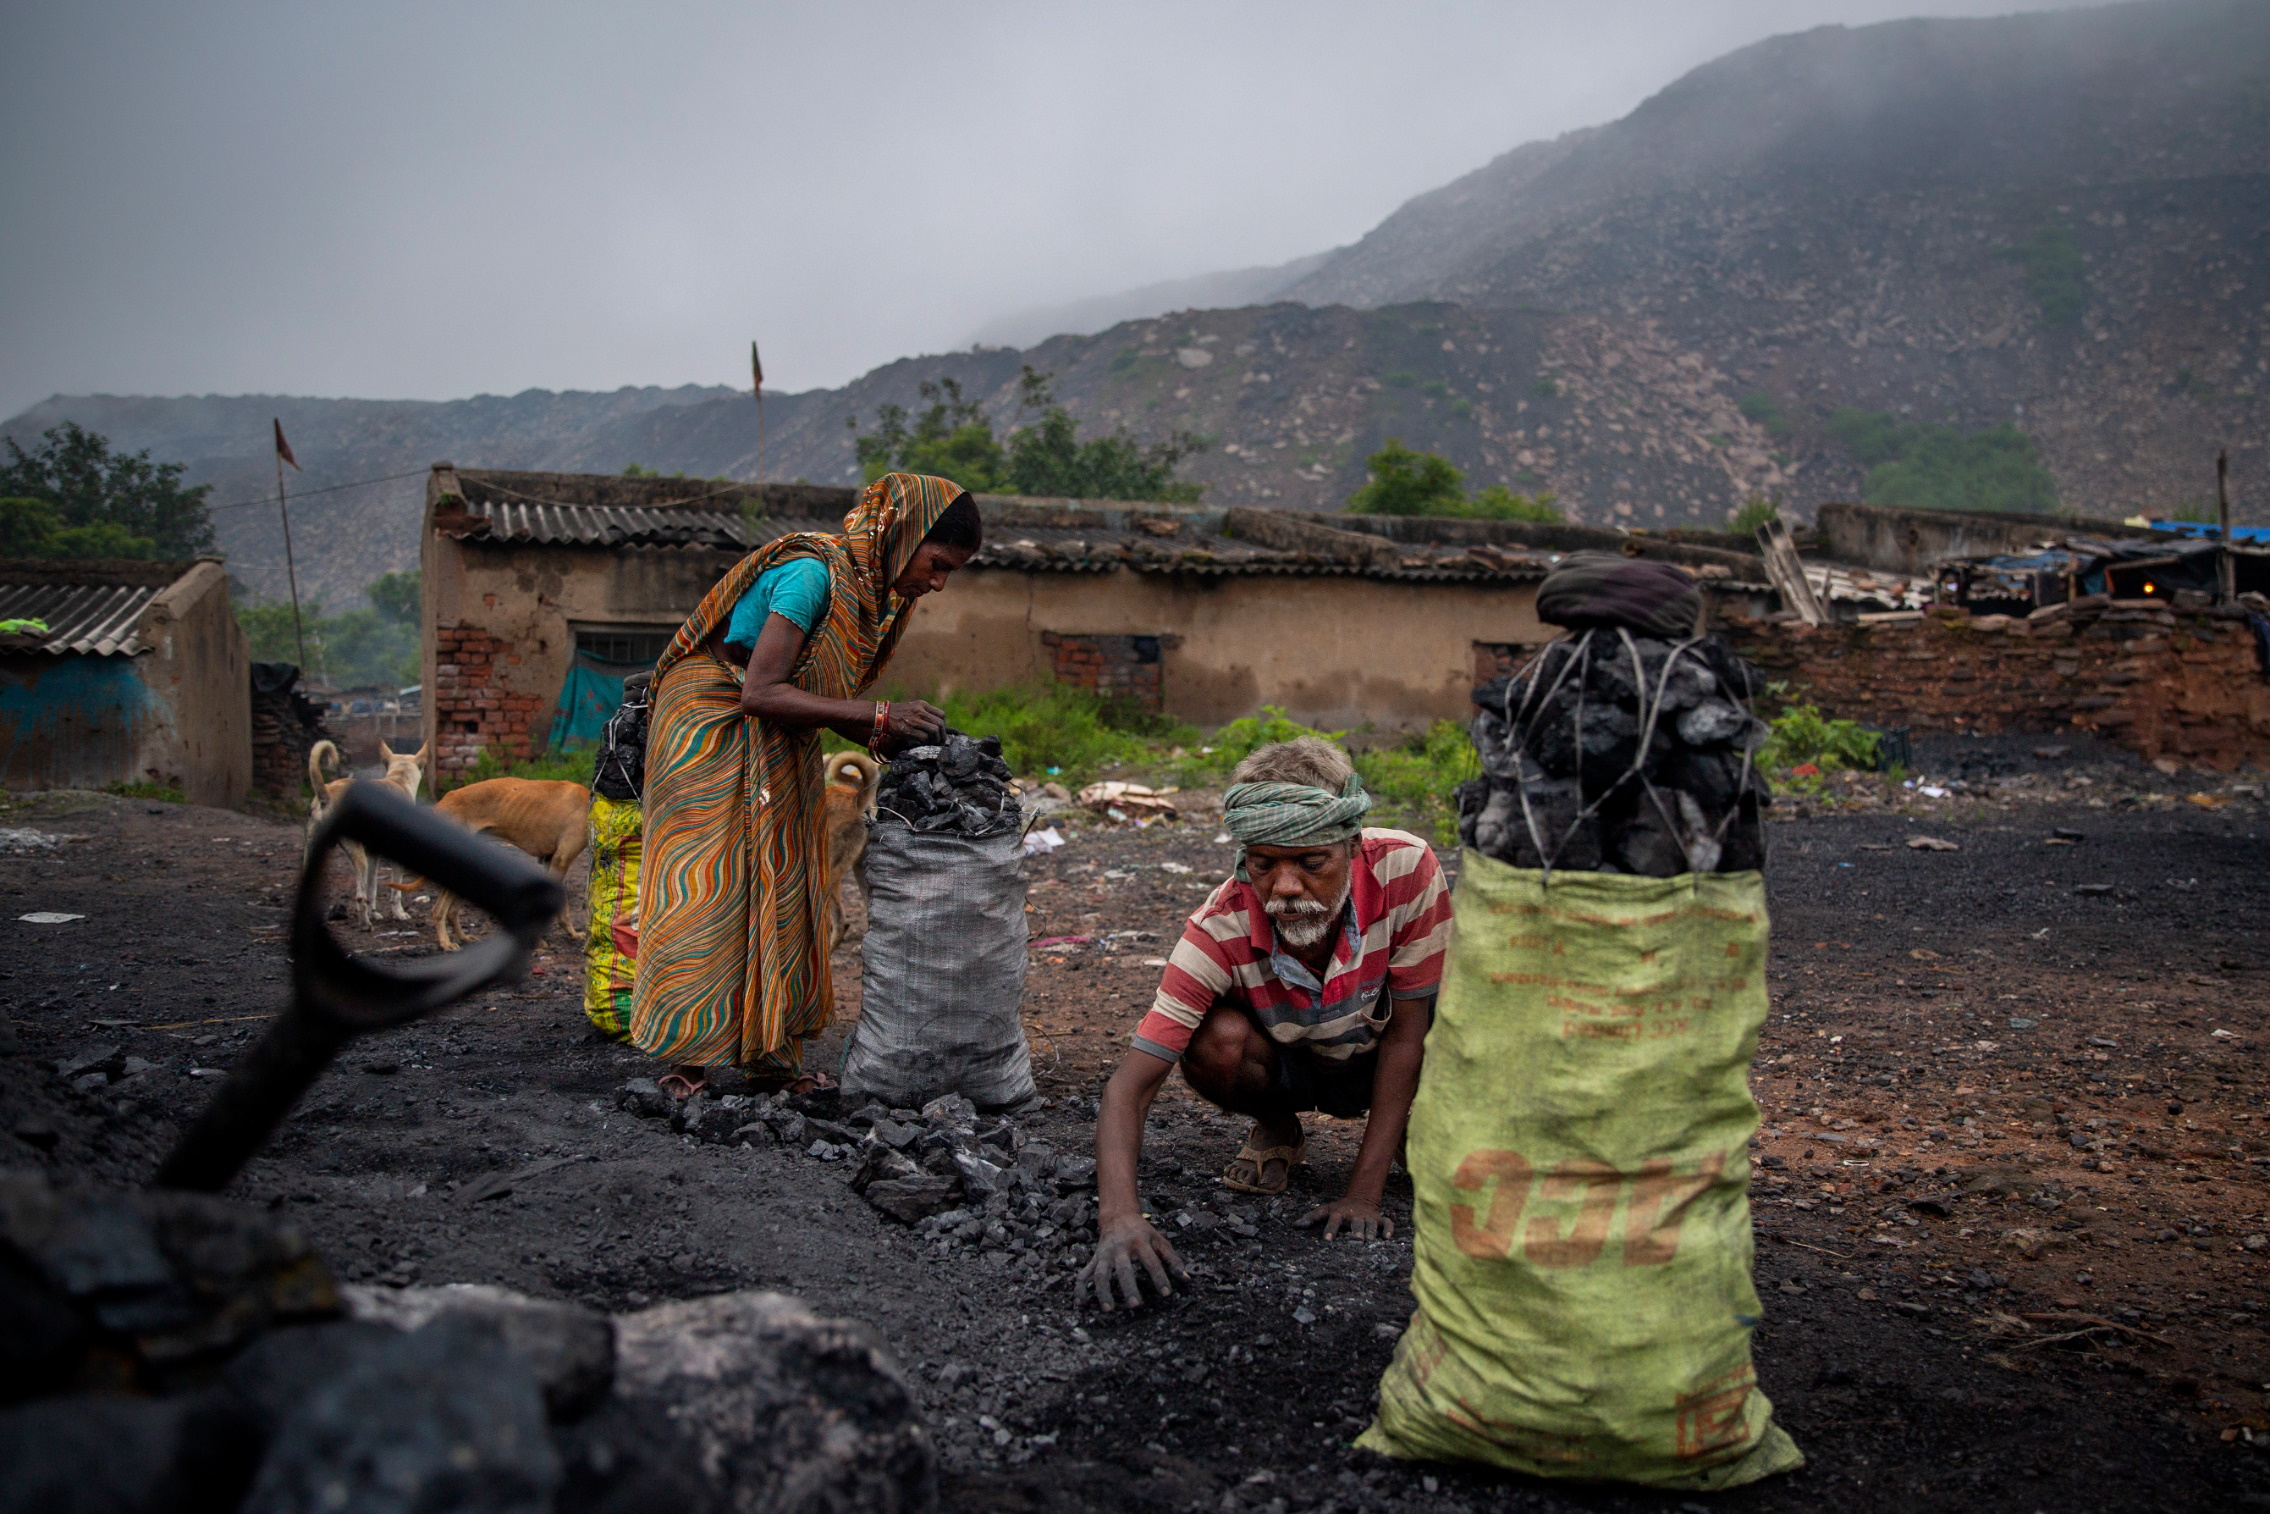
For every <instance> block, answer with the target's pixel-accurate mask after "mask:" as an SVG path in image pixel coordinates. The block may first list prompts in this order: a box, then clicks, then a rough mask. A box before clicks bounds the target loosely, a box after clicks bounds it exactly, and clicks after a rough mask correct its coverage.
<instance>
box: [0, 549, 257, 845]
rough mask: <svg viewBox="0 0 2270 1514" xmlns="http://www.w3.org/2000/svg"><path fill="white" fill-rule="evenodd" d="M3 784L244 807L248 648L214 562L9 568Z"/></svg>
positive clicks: (5, 576)
mask: <svg viewBox="0 0 2270 1514" xmlns="http://www.w3.org/2000/svg"><path fill="white" fill-rule="evenodd" d="M18 619H22V620H37V621H40V622H42V623H43V624H44V625H45V626H46V627H47V629H46V630H45V631H30V632H22V633H17V634H11V635H7V636H0V784H5V785H6V786H7V787H9V788H26V789H48V788H105V787H108V786H110V785H112V784H125V783H149V784H157V785H160V786H162V787H165V788H170V789H179V790H180V791H181V792H182V793H183V795H184V796H186V797H187V798H188V800H189V802H190V803H192V804H209V805H216V806H223V807H226V806H231V805H236V804H241V803H242V802H243V801H244V797H245V793H246V790H247V788H248V787H249V785H250V784H251V781H252V705H251V699H252V683H251V652H250V649H249V647H248V646H247V644H246V642H245V639H244V632H242V631H241V630H239V629H238V628H237V623H236V615H235V613H234V612H233V611H232V610H231V609H230V607H229V580H228V574H227V572H226V571H225V570H224V569H223V568H222V566H221V563H220V559H218V558H201V559H199V560H197V561H195V562H172V563H156V562H58V561H53V560H40V561H30V562H0V620H18Z"/></svg>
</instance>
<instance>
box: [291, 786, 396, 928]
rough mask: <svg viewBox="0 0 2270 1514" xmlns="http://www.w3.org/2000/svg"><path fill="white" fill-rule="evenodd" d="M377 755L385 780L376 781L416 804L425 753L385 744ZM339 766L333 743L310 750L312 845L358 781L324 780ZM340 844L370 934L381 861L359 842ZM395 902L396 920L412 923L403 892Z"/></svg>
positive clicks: (374, 920) (309, 829) (375, 914)
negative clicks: (325, 820) (326, 817)
mask: <svg viewBox="0 0 2270 1514" xmlns="http://www.w3.org/2000/svg"><path fill="white" fill-rule="evenodd" d="M378 754H379V756H380V757H382V758H383V759H385V762H386V776H385V777H383V778H380V779H377V780H375V781H376V782H379V783H383V784H385V785H386V786H387V787H388V788H390V789H393V790H394V791H395V792H396V793H398V794H400V795H401V796H402V797H403V798H405V799H407V800H409V801H410V802H411V803H412V804H416V803H417V802H418V784H419V782H420V780H422V779H423V778H424V777H425V772H426V749H425V748H424V747H419V748H418V750H417V751H416V752H414V753H402V752H397V751H395V750H394V749H393V748H392V747H390V746H388V745H387V744H386V743H385V742H383V741H382V742H380V743H379V744H378ZM339 766H340V758H339V749H338V748H337V747H335V746H333V745H332V744H331V743H330V742H328V741H318V742H317V743H316V744H315V745H314V746H311V747H309V748H308V749H307V786H308V788H309V789H311V790H313V791H314V795H315V797H314V798H312V799H310V800H309V801H308V806H307V836H308V840H309V841H310V842H313V841H314V840H315V827H316V823H317V822H318V821H320V820H321V819H322V818H323V812H324V811H325V810H327V809H329V808H331V806H333V805H334V804H337V803H338V802H339V796H340V795H342V794H344V793H346V792H347V785H348V784H350V783H353V782H356V781H357V780H355V779H353V778H329V777H326V776H325V771H326V769H329V770H331V771H337V769H338V768H339ZM339 844H340V845H341V846H343V847H345V848H346V851H347V860H348V861H349V862H352V863H353V864H354V867H355V906H356V909H357V910H358V911H359V912H360V914H361V915H362V922H363V929H364V930H369V929H370V928H371V927H372V926H373V925H375V924H377V923H378V859H377V858H375V857H373V856H371V854H370V853H368V852H366V851H364V850H363V849H362V847H361V845H360V844H358V843H356V842H353V841H342V842H340V843H339ZM392 899H393V903H394V918H395V919H397V920H407V919H409V918H410V912H409V911H408V910H406V909H404V908H403V907H402V891H401V890H400V889H399V888H396V889H395V890H394V892H393V895H392Z"/></svg>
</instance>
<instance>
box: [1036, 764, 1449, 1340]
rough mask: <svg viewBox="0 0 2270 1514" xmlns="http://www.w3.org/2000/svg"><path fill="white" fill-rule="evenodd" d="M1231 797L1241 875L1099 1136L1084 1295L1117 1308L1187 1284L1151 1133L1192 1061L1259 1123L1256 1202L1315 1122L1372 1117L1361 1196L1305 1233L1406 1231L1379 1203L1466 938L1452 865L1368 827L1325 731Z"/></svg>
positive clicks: (1142, 1032)
mask: <svg viewBox="0 0 2270 1514" xmlns="http://www.w3.org/2000/svg"><path fill="white" fill-rule="evenodd" d="M1222 803H1223V828H1224V829H1226V830H1227V831H1228V832H1229V833H1230V835H1231V836H1233V837H1234V838H1236V840H1237V841H1238V842H1239V843H1240V844H1241V845H1242V847H1243V851H1242V853H1241V855H1240V857H1239V865H1238V867H1237V869H1236V870H1235V871H1234V872H1233V873H1232V874H1231V876H1230V879H1229V881H1228V882H1226V883H1224V884H1223V885H1222V886H1221V887H1219V888H1217V889H1215V890H1214V892H1213V894H1212V896H1211V897H1209V898H1208V899H1207V900H1206V902H1205V903H1204V904H1203V905H1201V906H1200V907H1199V909H1198V911H1197V912H1196V913H1195V914H1193V915H1192V916H1191V917H1190V920H1189V922H1188V923H1187V924H1186V925H1185V926H1184V927H1183V931H1182V939H1181V940H1180V941H1179V942H1178V943H1176V945H1175V948H1174V954H1173V955H1172V956H1171V957H1169V958H1168V961H1167V968H1166V971H1165V972H1164V973H1163V974H1162V975H1161V976H1160V981H1159V991H1158V995H1157V997H1156V998H1154V999H1153V1000H1152V1002H1151V1009H1150V1013H1148V1014H1147V1015H1145V1016H1144V1017H1143V1022H1142V1024H1141V1025H1140V1026H1138V1027H1137V1028H1136V1032H1135V1049H1134V1050H1133V1051H1132V1052H1131V1053H1129V1054H1128V1057H1127V1059H1126V1060H1125V1061H1124V1062H1122V1063H1120V1064H1119V1069H1118V1071H1116V1072H1115V1073H1113V1074H1112V1078H1111V1081H1110V1083H1109V1084H1107V1085H1106V1086H1105V1088H1104V1095H1103V1107H1102V1110H1101V1113H1100V1115H1099V1117H1098V1119H1097V1122H1096V1190H1097V1199H1098V1209H1099V1214H1098V1217H1097V1227H1096V1229H1097V1238H1096V1252H1095V1256H1094V1258H1093V1259H1092V1260H1091V1261H1090V1262H1089V1263H1088V1266H1087V1268H1086V1269H1085V1270H1084V1271H1083V1272H1082V1273H1081V1276H1080V1281H1081V1289H1082V1292H1083V1293H1084V1292H1087V1291H1089V1290H1092V1291H1093V1292H1094V1294H1095V1297H1096V1301H1097V1302H1098V1303H1099V1304H1101V1305H1102V1306H1103V1307H1104V1308H1106V1309H1109V1308H1112V1307H1113V1305H1114V1301H1113V1291H1114V1288H1115V1286H1116V1289H1117V1291H1118V1293H1119V1295H1120V1297H1121V1298H1122V1299H1123V1300H1124V1302H1125V1304H1126V1305H1127V1307H1129V1308H1132V1307H1134V1306H1135V1305H1136V1304H1137V1303H1138V1302H1139V1301H1140V1299H1139V1296H1138V1294H1137V1291H1136V1289H1137V1270H1136V1269H1137V1268H1141V1269H1142V1271H1143V1272H1144V1273H1147V1274H1148V1275H1149V1277H1150V1278H1151V1282H1152V1285H1153V1286H1154V1287H1155V1288H1156V1289H1157V1290H1158V1291H1159V1292H1160V1293H1162V1294H1165V1293H1171V1292H1173V1291H1174V1290H1173V1288H1172V1286H1171V1285H1170V1283H1169V1281H1168V1279H1169V1275H1170V1274H1172V1275H1175V1276H1181V1275H1183V1272H1182V1263H1181V1260H1180V1259H1179V1258H1178V1257H1176V1255H1175V1253H1174V1248H1173V1247H1172V1246H1171V1245H1169V1244H1168V1243H1167V1239H1166V1237H1165V1236H1163V1235H1161V1234H1159V1232H1158V1231H1157V1230H1156V1229H1154V1228H1153V1227H1152V1226H1151V1224H1150V1223H1149V1222H1148V1221H1147V1220H1145V1219H1144V1218H1143V1213H1142V1206H1141V1202H1140V1200H1139V1199H1138V1198H1137V1196H1136V1191H1135V1168H1136V1163H1137V1161H1138V1160H1139V1158H1140V1157H1141V1155H1142V1149H1143V1122H1144V1119H1145V1118H1146V1117H1147V1116H1148V1115H1149V1113H1150V1109H1151V1101H1152V1100H1153V1099H1154V1098H1156V1097H1157V1096H1158V1092H1159V1088H1160V1086H1161V1085H1162V1084H1164V1083H1165V1082H1166V1079H1167V1074H1168V1073H1170V1072H1171V1071H1173V1070H1174V1067H1175V1065H1176V1064H1177V1063H1178V1062H1179V1063H1180V1064H1181V1067H1182V1076H1183V1080H1184V1081H1185V1082H1187V1083H1188V1084H1189V1085H1190V1087H1191V1088H1192V1089H1193V1090H1194V1091H1195V1092H1196V1093H1197V1094H1198V1096H1199V1097H1200V1098H1202V1099H1205V1100H1206V1101H1207V1102H1208V1103H1211V1104H1214V1105H1217V1106H1219V1107H1220V1108H1223V1109H1226V1110H1229V1111H1230V1112H1232V1113H1233V1114H1242V1115H1250V1116H1252V1117H1253V1129H1252V1132H1251V1133H1250V1134H1249V1135H1248V1136H1247V1137H1246V1140H1245V1144H1244V1146H1243V1147H1242V1148H1240V1150H1239V1151H1238V1153H1237V1155H1236V1156H1235V1157H1234V1158H1232V1159H1231V1161H1230V1164H1229V1166H1228V1168H1227V1170H1225V1171H1224V1172H1223V1174H1222V1182H1223V1183H1224V1184H1225V1185H1227V1186H1228V1187H1231V1188H1234V1189H1236V1190H1238V1191H1239V1192H1241V1193H1257V1194H1278V1193H1282V1192H1284V1191H1285V1185H1286V1184H1287V1183H1288V1182H1289V1181H1291V1178H1292V1172H1293V1169H1294V1168H1295V1167H1296V1166H1298V1165H1299V1164H1300V1160H1301V1149H1302V1146H1303V1145H1304V1139H1305V1138H1304V1137H1303V1135H1302V1132H1301V1120H1300V1117H1301V1115H1302V1113H1303V1112H1304V1111H1307V1110H1318V1111H1321V1112H1322V1113H1325V1114H1328V1115H1333V1116H1336V1117H1338V1118H1341V1119H1355V1118H1357V1117H1359V1116H1362V1117H1364V1118H1365V1125H1364V1138H1363V1144H1362V1146H1361V1148H1360V1149H1359V1150H1358V1152H1357V1154H1356V1166H1355V1171H1354V1172H1353V1173H1352V1174H1351V1175H1350V1176H1349V1179H1348V1191H1347V1192H1346V1193H1345V1194H1344V1195H1342V1196H1341V1197H1340V1198H1339V1199H1337V1200H1335V1201H1334V1202H1332V1203H1329V1204H1324V1205H1320V1206H1319V1207H1317V1208H1316V1209H1314V1210H1311V1211H1310V1212H1309V1213H1308V1214H1307V1215H1306V1216H1305V1217H1304V1218H1303V1219H1302V1220H1301V1223H1302V1224H1303V1225H1312V1224H1316V1223H1318V1222H1320V1221H1321V1222H1322V1223H1323V1225H1324V1234H1325V1237H1326V1238H1327V1239H1330V1238H1331V1237H1332V1236H1333V1235H1335V1234H1336V1233H1338V1231H1339V1230H1340V1229H1341V1227H1342V1226H1345V1227H1347V1230H1348V1232H1349V1233H1350V1234H1351V1235H1355V1236H1359V1237H1364V1238H1370V1237H1372V1236H1385V1235H1389V1234H1391V1233H1392V1232H1393V1225H1392V1222H1390V1221H1389V1220H1387V1219H1385V1218H1384V1217H1382V1216H1381V1214H1380V1212H1379V1199H1380V1192H1381V1190H1382V1188H1384V1187H1385V1185H1386V1182H1387V1171H1388V1168H1389V1166H1390V1165H1391V1164H1392V1163H1393V1162H1394V1160H1395V1156H1396V1153H1397V1151H1398V1150H1399V1149H1400V1148H1401V1146H1402V1142H1403V1125H1404V1121H1405V1120H1406V1118H1407V1117H1408V1116H1409V1115H1410V1112H1411V1095H1412V1094H1413V1093H1414V1092H1415V1091H1416V1090H1417V1088H1418V1086H1419V1059H1420V1055H1421V1053H1422V1050H1423V1048H1424V1044H1425V1041H1426V1034H1427V1026H1428V1023H1429V1022H1430V1020H1431V1019H1432V1018H1433V1013H1434V998H1435V990H1436V987H1437V986H1438V984H1439V983H1440V982H1441V979H1442V957H1443V949H1444V948H1445V947H1446V946H1447V945H1448V944H1449V940H1450V896H1449V893H1448V892H1447V890H1445V889H1444V887H1443V882H1442V871H1441V869H1440V868H1439V867H1438V866H1437V865H1436V863H1435V858H1434V852H1433V851H1432V850H1431V849H1430V848H1429V847H1428V846H1427V844H1426V843H1425V842H1424V841H1421V840H1420V839H1419V838H1418V837H1416V836H1413V835H1410V834H1407V833H1406V832H1403V831H1392V830H1380V829H1365V828H1364V827H1363V816H1364V815H1365V813H1366V812H1367V811H1369V810H1370V809H1371V798H1370V796H1369V795H1367V794H1366V793H1365V792H1364V788H1363V782H1362V780H1360V779H1359V778H1357V777H1356V773H1355V768H1354V766H1353V765H1352V764H1351V763H1350V762H1349V761H1348V757H1347V754H1346V753H1345V752H1342V751H1341V750H1340V749H1339V748H1338V747H1336V746H1334V745H1333V744H1332V743H1330V742H1328V741H1322V740H1319V739H1318V738H1316V737H1313V736H1306V737H1302V738H1301V739H1300V740H1298V741H1287V742H1281V743H1278V744H1277V745H1274V746H1266V747H1263V748H1261V749H1260V750H1258V751H1256V752H1255V753H1253V755H1252V756H1250V757H1248V758H1246V759H1245V761H1243V762H1241V763H1239V764H1238V766H1237V771H1236V772H1234V773H1232V774H1231V775H1230V786H1229V789H1228V790H1227V791H1226V792H1225V793H1224V795H1223V800H1222Z"/></svg>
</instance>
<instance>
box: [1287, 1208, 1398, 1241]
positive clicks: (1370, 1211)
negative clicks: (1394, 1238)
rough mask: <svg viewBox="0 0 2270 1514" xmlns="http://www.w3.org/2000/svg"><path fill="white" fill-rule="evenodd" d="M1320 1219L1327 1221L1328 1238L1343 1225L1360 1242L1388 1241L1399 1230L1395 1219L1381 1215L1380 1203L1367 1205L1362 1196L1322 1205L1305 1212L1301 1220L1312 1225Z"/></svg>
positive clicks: (1325, 1234)
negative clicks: (1396, 1227)
mask: <svg viewBox="0 0 2270 1514" xmlns="http://www.w3.org/2000/svg"><path fill="white" fill-rule="evenodd" d="M1318 1220H1322V1221H1323V1222H1324V1238H1325V1239H1326V1240H1328V1241H1329V1240H1330V1239H1332V1237H1333V1236H1335V1235H1337V1234H1339V1233H1340V1227H1341V1226H1342V1225H1345V1226H1347V1227H1348V1234H1349V1235H1351V1236H1353V1237H1355V1238H1356V1239H1357V1240H1359V1241H1373V1240H1378V1241H1384V1240H1386V1239H1387V1238H1388V1237H1389V1236H1391V1235H1393V1234H1394V1233H1395V1222H1394V1221H1393V1220H1391V1219H1389V1218H1388V1217H1387V1216H1386V1215H1384V1214H1381V1213H1380V1212H1379V1206H1378V1205H1377V1204H1367V1203H1365V1202H1364V1201H1363V1200H1361V1199H1334V1200H1333V1201H1332V1202H1331V1203H1329V1204H1319V1205H1317V1206H1316V1207H1315V1208H1314V1209H1311V1210H1310V1211H1309V1212H1308V1213H1306V1214H1304V1215H1302V1216H1301V1220H1300V1222H1301V1224H1302V1225H1303V1226H1308V1225H1313V1224H1315V1223H1316V1222H1317V1221H1318Z"/></svg>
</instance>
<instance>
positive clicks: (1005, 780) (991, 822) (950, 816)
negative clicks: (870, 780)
mask: <svg viewBox="0 0 2270 1514" xmlns="http://www.w3.org/2000/svg"><path fill="white" fill-rule="evenodd" d="M875 811H876V813H877V814H878V815H886V816H891V817H894V818H896V819H897V820H899V821H901V822H902V823H903V824H905V825H906V826H907V827H908V828H909V829H910V830H914V831H919V832H921V833H922V834H924V835H937V836H998V835H1000V834H1001V833H1002V832H1004V831H1013V830H1016V829H1017V828H1018V827H1019V826H1021V825H1022V824H1023V823H1024V818H1023V815H1022V813H1021V812H1020V810H1019V809H1018V806H1017V796H1016V794H1015V792H1014V791H1013V790H1011V789H1010V787H1009V764H1007V763H1006V762H1003V761H1002V760H1001V738H1000V737H998V736H983V737H979V736H965V735H963V734H962V733H961V732H960V731H948V732H947V733H946V737H945V739H944V740H943V741H941V742H939V743H938V744H937V745H935V746H918V747H909V748H908V749H907V750H906V751H904V752H901V753H900V754H899V755H898V756H896V757H894V758H892V759H891V765H890V766H889V767H888V768H885V769H884V770H883V781H882V783H881V785H880V786H879V787H878V788H877V790H876V794H875Z"/></svg>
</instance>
